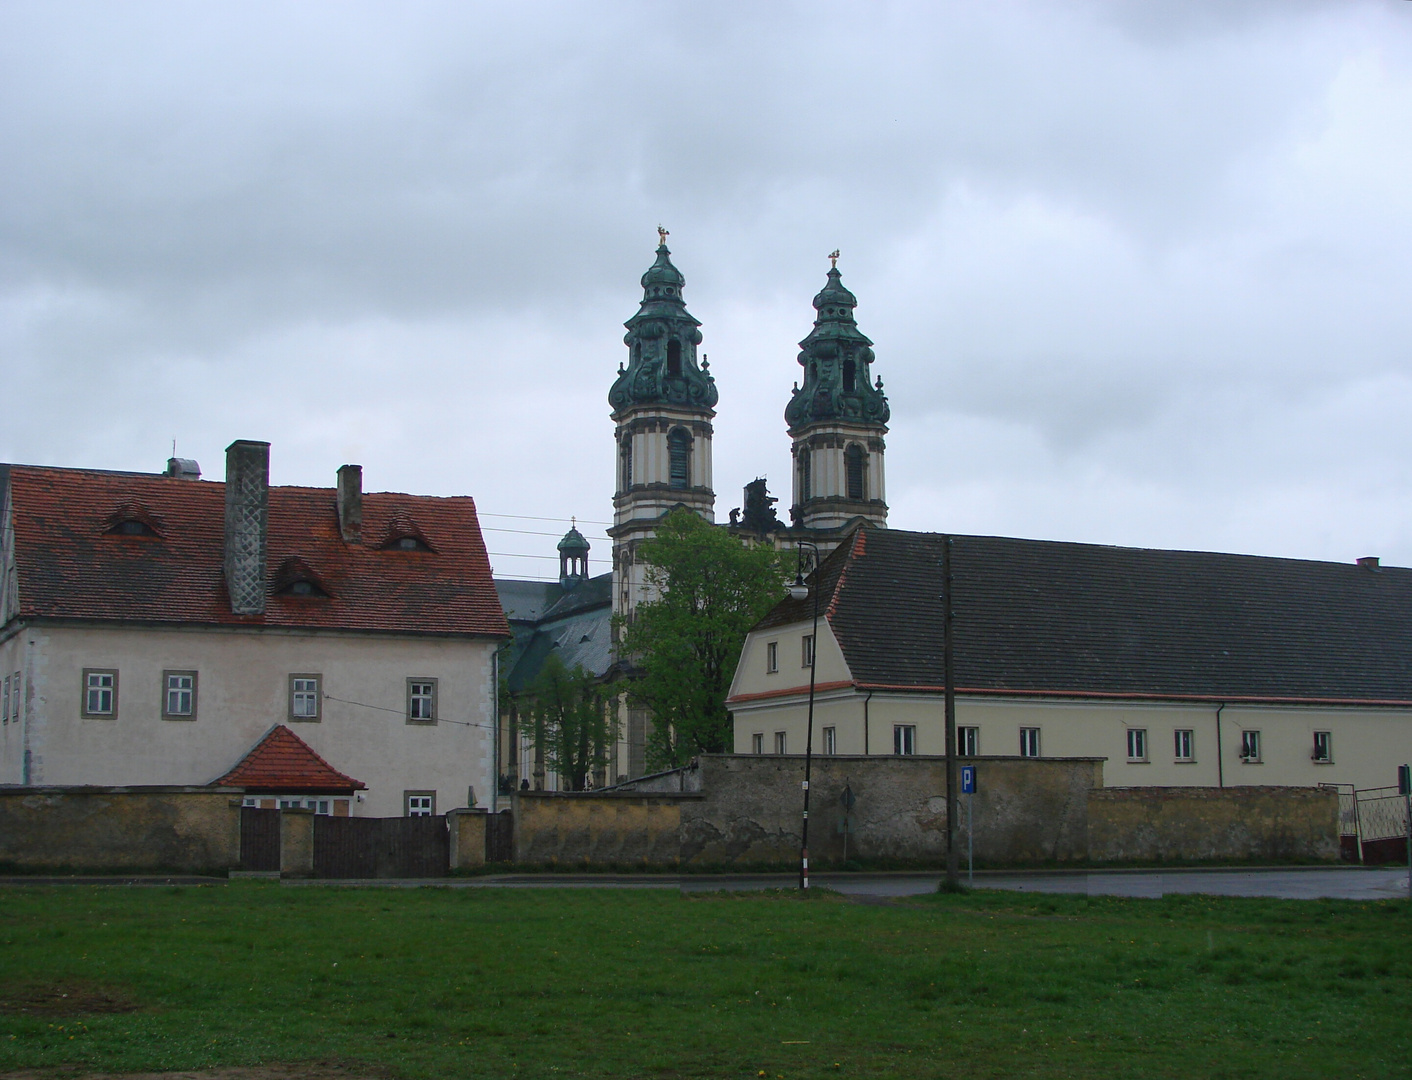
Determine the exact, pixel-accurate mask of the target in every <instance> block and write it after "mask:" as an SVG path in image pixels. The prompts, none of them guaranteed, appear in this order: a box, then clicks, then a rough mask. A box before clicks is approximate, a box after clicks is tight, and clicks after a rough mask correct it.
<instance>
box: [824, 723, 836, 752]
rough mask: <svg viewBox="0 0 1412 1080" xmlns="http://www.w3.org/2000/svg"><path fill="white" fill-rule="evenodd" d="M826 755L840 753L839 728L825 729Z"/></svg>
mask: <svg viewBox="0 0 1412 1080" xmlns="http://www.w3.org/2000/svg"><path fill="white" fill-rule="evenodd" d="M824 753H826V754H837V753H838V729H837V728H831V727H826V728H824Z"/></svg>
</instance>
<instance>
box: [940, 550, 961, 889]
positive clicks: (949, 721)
mask: <svg viewBox="0 0 1412 1080" xmlns="http://www.w3.org/2000/svg"><path fill="white" fill-rule="evenodd" d="M941 594H942V595H941V613H942V614H941V626H942V645H941V652H942V672H943V675H942V677H943V679H944V681H945V702H946V704H945V709H946V886H947V888H948V889H955V888H956V887H957V885H958V874H959V867H958V865H957V864H958V862H959V858H960V852H958V851H957V850H956V809H957V799H956V788H957V786H958V784H957V776H956V670H955V665H954V662H953V661H954V652H955V650H954V641H953V636H954V635H953V633H952V627H951V621H952V617H953V615H954V614H955V612H954V611H953V610H952V590H951V537H950V536H946V537H943V538H942V549H941Z"/></svg>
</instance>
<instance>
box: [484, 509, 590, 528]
mask: <svg viewBox="0 0 1412 1080" xmlns="http://www.w3.org/2000/svg"><path fill="white" fill-rule="evenodd" d="M478 513H479V516H480V517H493V518H513V519H514V520H516V521H557V522H559V523H560V524H563V523H564V522H566V521H574V520H577V521H582V522H583V523H584V524H585V525H611V524H613V523H612V522H611V521H590V520H589V519H588V518H559V517H533V516H532V515H530V514H487V513H486V512H485V511H483V510H482V511H479V512H478Z"/></svg>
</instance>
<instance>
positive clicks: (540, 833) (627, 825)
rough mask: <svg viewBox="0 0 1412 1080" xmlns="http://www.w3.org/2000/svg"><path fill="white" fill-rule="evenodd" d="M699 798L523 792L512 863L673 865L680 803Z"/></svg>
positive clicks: (678, 841)
mask: <svg viewBox="0 0 1412 1080" xmlns="http://www.w3.org/2000/svg"><path fill="white" fill-rule="evenodd" d="M702 799H703V796H701V795H699V794H677V795H635V794H619V793H616V792H602V793H588V794H582V795H572V794H566V793H562V792H548V791H522V792H519V793H517V794H516V796H515V861H516V862H521V863H544V864H552V863H583V862H588V863H649V864H654V865H674V864H676V863H678V862H680V861H682V839H681V837H682V817H683V813H682V810H683V805H684V804H685V803H690V802H701V801H702Z"/></svg>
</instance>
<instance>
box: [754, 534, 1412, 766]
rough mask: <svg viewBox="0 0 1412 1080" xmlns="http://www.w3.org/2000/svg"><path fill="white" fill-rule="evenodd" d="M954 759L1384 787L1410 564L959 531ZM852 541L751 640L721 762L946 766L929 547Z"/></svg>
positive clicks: (1404, 708) (1403, 671)
mask: <svg viewBox="0 0 1412 1080" xmlns="http://www.w3.org/2000/svg"><path fill="white" fill-rule="evenodd" d="M949 542H950V546H951V560H950V561H951V573H952V597H953V599H952V612H953V649H952V657H953V680H952V681H953V686H954V690H955V693H956V695H957V701H958V703H957V725H958V728H959V731H960V740H959V751H960V752H961V753H962V754H964V755H967V756H977V755H980V756H988V755H1001V756H1015V755H1019V756H1045V757H1051V756H1055V757H1070V756H1080V757H1103V758H1106V759H1107V762H1106V764H1105V780H1106V782H1107V783H1109V784H1113V785H1124V786H1126V785H1134V786H1144V785H1163V786H1167V785H1175V786H1212V787H1215V786H1223V785H1224V786H1232V785H1245V784H1299V785H1309V784H1317V783H1337V784H1343V785H1350V784H1352V785H1356V786H1358V787H1374V786H1381V785H1385V784H1390V783H1394V782H1395V772H1394V770H1393V765H1394V764H1396V763H1399V762H1403V761H1406V760H1408V759H1409V758H1412V570H1409V569H1404V568H1401V567H1389V566H1380V565H1378V561H1377V560H1376V559H1363V560H1359V561H1358V563H1356V564H1337V563H1327V562H1314V561H1309V560H1300V559H1277V558H1261V557H1255V556H1247V555H1226V554H1215V553H1209V552H1191V551H1160V550H1150V549H1140V548H1122V547H1105V546H1100V545H1094V544H1076V543H1060V542H1053V541H1041V540H1021V539H1014V538H1008V537H993V536H955V537H951V538H949ZM947 543H948V538H947V537H945V536H942V535H940V534H935V533H917V532H905V531H901V530H895V529H890V530H889V529H872V528H863V529H859V530H858V531H857V532H856V533H855V534H854V535H853V537H852V538H851V540H850V541H849V542H848V543H846V544H844V545H843V546H841V547H839V548H838V549H837V550H836V551H835V552H834V553H833V554H832V555H831V556H830V557H829V558H828V559H827V560H825V562H824V563H823V565H822V566H821V567H820V569H819V571H818V573H817V574H816V575H815V578H814V579H811V582H810V584H811V586H812V588H813V589H815V590H817V594H815V593H814V592H813V591H811V594H810V596H809V597H808V598H806V599H803V600H796V599H788V600H785V601H783V602H782V603H780V604H779V605H778V606H777V607H776V608H775V609H774V610H773V611H771V612H770V613H769V615H767V616H766V617H765V618H764V619H763V620H761V622H760V623H759V624H758V625H757V626H756V627H755V629H754V630H753V631H752V632H751V634H750V635H749V638H748V639H747V642H746V645H745V649H744V652H743V654H742V658H741V663H740V666H739V668H738V670H737V674H736V679H735V683H734V685H733V687H732V690H731V696H730V702H729V703H730V706H731V708H732V710H733V713H734V722H735V746H736V750H737V752H746V753H749V752H751V751H754V752H756V753H771V752H779V753H801V752H803V751H804V749H805V739H806V737H807V733H806V721H807V708H808V691H809V676H810V668H809V664H808V661H809V659H810V656H811V653H812V652H813V651H814V649H815V643H814V641H813V639H812V633H813V617H814V604H815V599H816V596H817V602H818V604H819V610H820V617H819V625H818V640H817V653H818V660H817V672H816V676H815V726H814V750H815V752H816V753H817V752H824V753H833V754H868V753H871V754H878V753H883V754H887V753H902V754H912V753H916V754H943V753H944V752H945V733H944V716H943V696H944V691H945V688H946V678H945V664H944V660H945V655H944V648H943V643H944V626H943V618H942V616H943V610H944V609H943V604H942V599H941V597H942V592H943V575H942V565H943V553H944V550H945V547H946V544H947Z"/></svg>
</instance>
